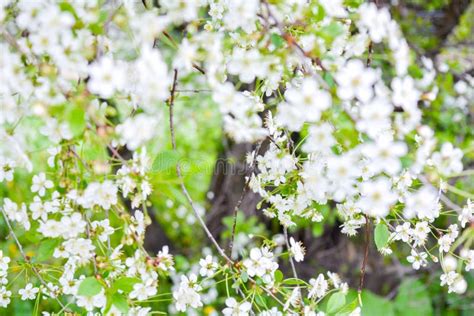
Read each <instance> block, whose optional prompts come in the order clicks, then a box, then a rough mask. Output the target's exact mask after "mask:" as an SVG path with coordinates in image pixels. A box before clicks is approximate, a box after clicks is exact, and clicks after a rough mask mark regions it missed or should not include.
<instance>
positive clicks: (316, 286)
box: [308, 274, 328, 299]
mask: <svg viewBox="0 0 474 316" xmlns="http://www.w3.org/2000/svg"><path fill="white" fill-rule="evenodd" d="M309 284H310V285H311V286H310V288H309V292H308V298H310V299H313V298H316V297H317V298H321V297H323V296H324V295H326V292H327V290H328V281H326V279H325V278H324V275H323V274H319V275H318V277H317V278H316V279H310V280H309Z"/></svg>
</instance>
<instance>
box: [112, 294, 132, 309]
mask: <svg viewBox="0 0 474 316" xmlns="http://www.w3.org/2000/svg"><path fill="white" fill-rule="evenodd" d="M112 305H114V306H115V307H116V308H117V309H118V310H119V311H120V312H122V313H124V314H127V313H128V310H129V307H128V301H127V299H126V297H125V296H124V295H121V294H118V293H115V294H114V295H113V296H112Z"/></svg>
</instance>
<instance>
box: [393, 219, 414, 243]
mask: <svg viewBox="0 0 474 316" xmlns="http://www.w3.org/2000/svg"><path fill="white" fill-rule="evenodd" d="M410 236H411V226H410V223H409V222H406V223H403V224H402V225H397V227H395V233H394V234H393V239H394V240H402V241H403V242H409V241H410V238H411V237H410Z"/></svg>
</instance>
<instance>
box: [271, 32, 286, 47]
mask: <svg viewBox="0 0 474 316" xmlns="http://www.w3.org/2000/svg"><path fill="white" fill-rule="evenodd" d="M270 40H271V42H272V44H273V45H274V46H275V47H276V48H280V47H282V46H283V44H284V43H285V40H284V39H283V37H281V36H280V35H278V34H276V33H273V34H272V35H271V36H270Z"/></svg>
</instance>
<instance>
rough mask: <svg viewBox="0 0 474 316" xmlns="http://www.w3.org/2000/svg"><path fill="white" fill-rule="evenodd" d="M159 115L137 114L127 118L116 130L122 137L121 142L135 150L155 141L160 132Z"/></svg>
mask: <svg viewBox="0 0 474 316" xmlns="http://www.w3.org/2000/svg"><path fill="white" fill-rule="evenodd" d="M159 123H160V121H159V119H158V117H157V115H153V116H150V115H147V114H143V113H141V114H137V115H135V116H133V117H129V118H127V119H126V120H125V121H124V122H123V123H122V124H119V125H117V127H116V128H115V130H116V132H117V134H118V135H119V137H120V142H121V143H123V144H127V148H128V149H130V150H135V149H137V148H139V147H141V146H143V145H145V144H146V142H148V141H150V140H151V139H153V137H155V136H156V134H157V132H158V131H159V126H160V125H159Z"/></svg>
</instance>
